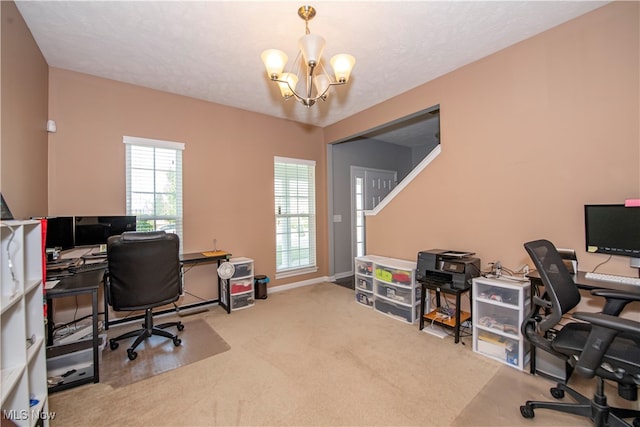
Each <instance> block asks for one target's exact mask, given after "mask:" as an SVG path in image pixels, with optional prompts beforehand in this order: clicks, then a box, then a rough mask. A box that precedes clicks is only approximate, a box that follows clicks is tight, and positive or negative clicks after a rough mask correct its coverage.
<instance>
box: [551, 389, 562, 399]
mask: <svg viewBox="0 0 640 427" xmlns="http://www.w3.org/2000/svg"><path fill="white" fill-rule="evenodd" d="M549 391H550V392H551V396H553V397H554V398H555V399H562V398H563V397H564V390H562V389H561V388H558V387H551V389H550V390H549Z"/></svg>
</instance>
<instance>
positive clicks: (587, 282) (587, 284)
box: [527, 271, 640, 380]
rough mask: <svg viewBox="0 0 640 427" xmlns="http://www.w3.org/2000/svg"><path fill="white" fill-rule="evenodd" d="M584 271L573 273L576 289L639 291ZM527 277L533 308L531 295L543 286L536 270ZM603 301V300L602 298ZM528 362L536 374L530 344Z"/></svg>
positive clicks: (567, 370) (534, 348)
mask: <svg viewBox="0 0 640 427" xmlns="http://www.w3.org/2000/svg"><path fill="white" fill-rule="evenodd" d="M585 274H586V272H584V271H578V274H574V275H572V276H573V281H574V283H575V284H576V286H577V287H578V289H582V290H585V291H592V290H594V289H613V290H617V291H625V292H632V293H638V292H640V289H639V288H638V287H637V286H634V285H627V284H624V283H616V282H608V281H605V280H596V279H587V278H586V277H585ZM527 277H528V278H529V279H530V280H531V286H532V287H533V289H534V292H531V298H532V301H531V307H532V309H533V297H534V296H535V295H540V292H539V288H540V287H542V286H544V285H543V284H542V280H541V279H540V275H539V274H538V272H537V271H532V272H531V273H529V274H527ZM603 303H604V300H603ZM530 360H531V361H530V363H529V372H530V373H531V374H536V373H537V372H536V347H535V346H531V358H530ZM565 372H566V373H567V378H566V379H568V376H569V375H570V373H571V368H570V367H569V366H568V365H567V366H565ZM554 379H556V380H558V379H559V378H554Z"/></svg>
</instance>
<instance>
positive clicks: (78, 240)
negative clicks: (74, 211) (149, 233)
mask: <svg viewBox="0 0 640 427" xmlns="http://www.w3.org/2000/svg"><path fill="white" fill-rule="evenodd" d="M125 231H136V217H135V216H132V215H125V216H76V217H75V246H98V245H104V244H106V243H107V239H108V238H109V237H111V236H116V235H118V234H122V233H124V232H125Z"/></svg>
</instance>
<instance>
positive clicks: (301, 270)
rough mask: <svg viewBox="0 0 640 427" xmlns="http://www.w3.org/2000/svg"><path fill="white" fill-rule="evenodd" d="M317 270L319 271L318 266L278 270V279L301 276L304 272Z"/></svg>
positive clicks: (308, 272)
mask: <svg viewBox="0 0 640 427" xmlns="http://www.w3.org/2000/svg"><path fill="white" fill-rule="evenodd" d="M316 271H318V267H316V266H313V267H305V268H297V269H292V270H284V271H280V272H276V279H286V278H287V277H293V276H301V275H303V274H310V273H315V272H316Z"/></svg>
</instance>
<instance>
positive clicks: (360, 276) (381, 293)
mask: <svg viewBox="0 0 640 427" xmlns="http://www.w3.org/2000/svg"><path fill="white" fill-rule="evenodd" d="M355 268H356V274H355V281H356V283H355V289H356V301H357V302H358V303H360V304H363V305H366V306H369V307H373V308H374V309H375V310H376V311H379V312H380V313H383V314H385V315H387V316H390V317H393V318H394V319H398V320H402V321H404V322H407V323H411V324H413V323H414V322H415V321H416V320H417V319H418V316H419V312H420V310H419V308H420V287H419V286H418V285H417V284H416V263H415V262H412V261H406V260H402V259H396V258H387V257H381V256H377V255H367V256H363V257H357V258H356V259H355Z"/></svg>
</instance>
